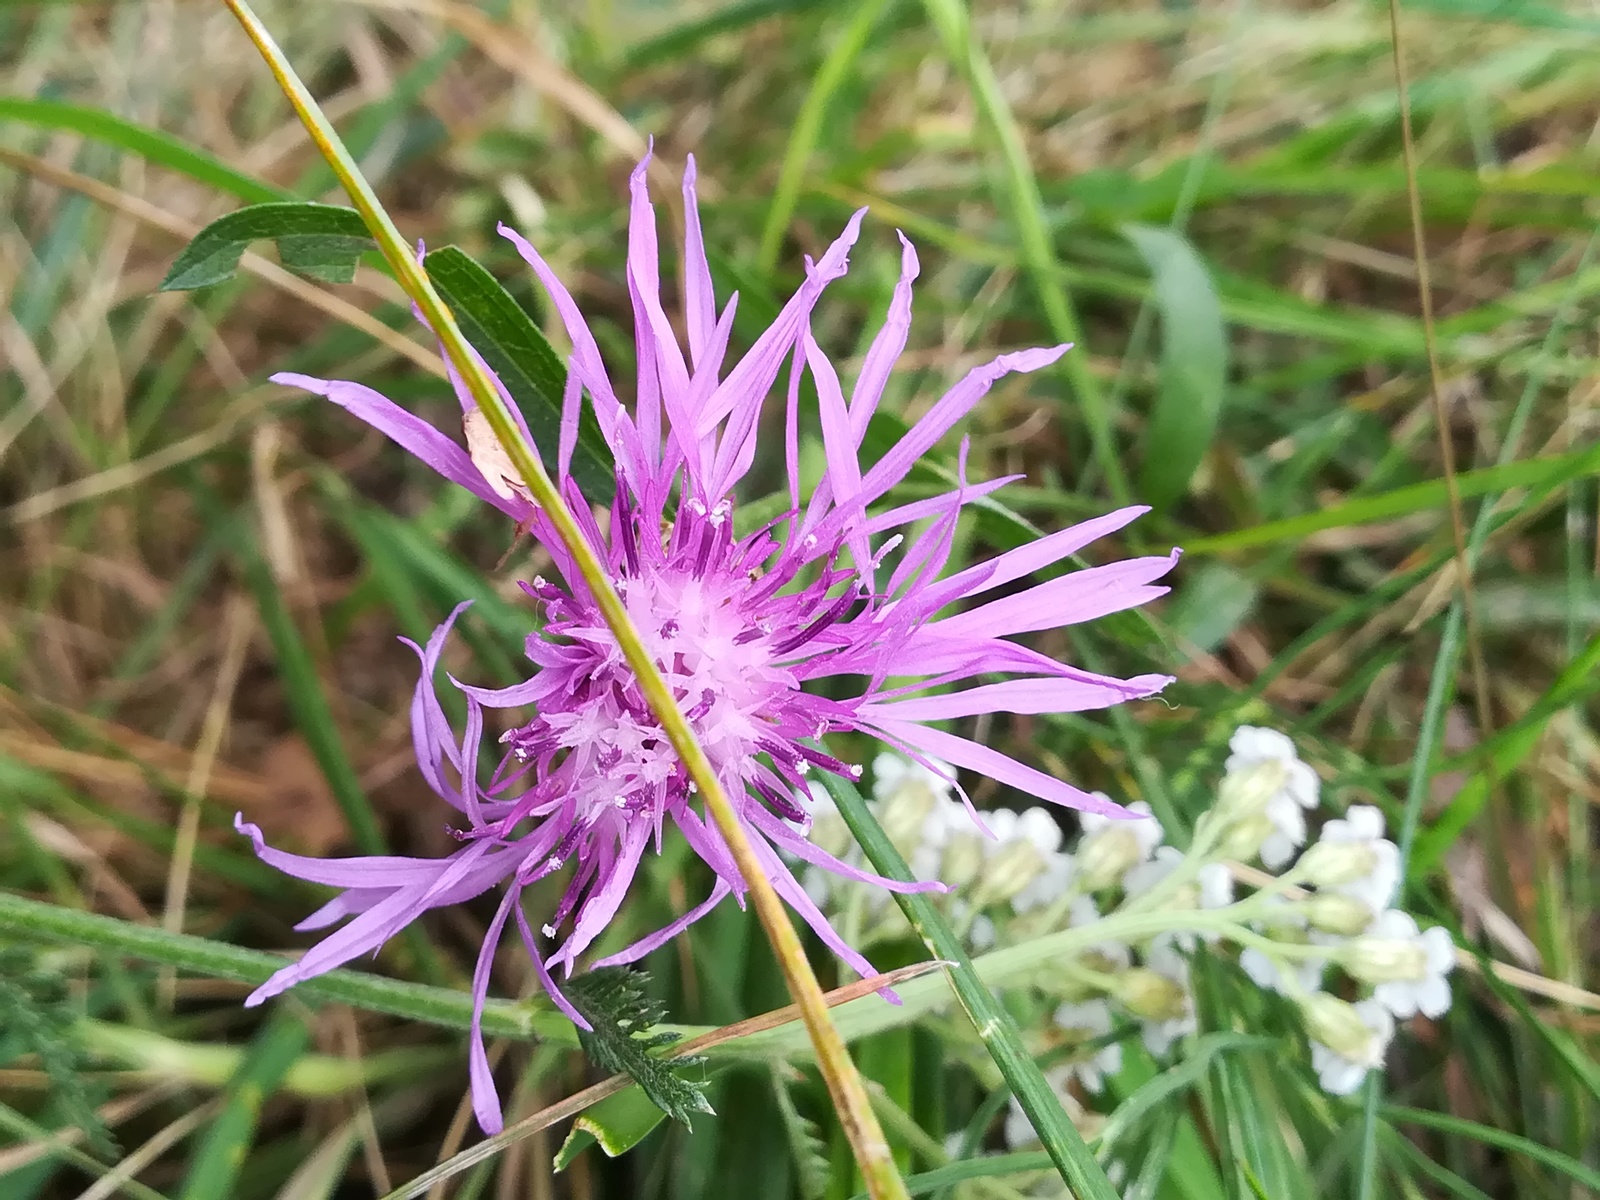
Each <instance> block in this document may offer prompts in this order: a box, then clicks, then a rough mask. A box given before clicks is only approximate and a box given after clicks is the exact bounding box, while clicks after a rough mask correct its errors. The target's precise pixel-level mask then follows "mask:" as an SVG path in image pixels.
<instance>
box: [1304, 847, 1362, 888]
mask: <svg viewBox="0 0 1600 1200" xmlns="http://www.w3.org/2000/svg"><path fill="white" fill-rule="evenodd" d="M1377 866H1378V854H1377V851H1375V850H1374V849H1373V848H1372V846H1371V845H1370V844H1369V843H1366V842H1330V841H1320V842H1318V843H1317V844H1316V845H1315V846H1312V847H1311V849H1309V850H1307V851H1306V852H1305V853H1304V854H1303V855H1301V856H1300V862H1299V864H1298V866H1297V867H1296V868H1295V871H1296V874H1297V875H1301V876H1304V878H1305V880H1306V882H1308V883H1310V884H1313V885H1314V886H1316V887H1339V886H1340V885H1341V884H1346V883H1354V882H1355V881H1356V880H1358V879H1365V878H1366V877H1367V876H1369V875H1371V874H1372V872H1373V871H1374V870H1375V869H1376V868H1377Z"/></svg>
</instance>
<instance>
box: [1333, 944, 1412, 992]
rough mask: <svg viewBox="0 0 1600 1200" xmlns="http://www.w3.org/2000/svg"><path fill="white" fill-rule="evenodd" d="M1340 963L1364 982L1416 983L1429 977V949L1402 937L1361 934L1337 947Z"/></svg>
mask: <svg viewBox="0 0 1600 1200" xmlns="http://www.w3.org/2000/svg"><path fill="white" fill-rule="evenodd" d="M1338 958H1339V965H1340V966H1342V967H1343V968H1344V969H1345V970H1346V971H1348V972H1350V974H1351V975H1353V976H1355V977H1356V978H1357V979H1360V980H1362V981H1363V982H1366V983H1390V982H1399V981H1404V982H1407V983H1419V982H1421V981H1422V980H1424V979H1426V978H1427V977H1428V952H1427V951H1426V950H1425V949H1424V948H1423V947H1422V946H1421V945H1420V944H1419V943H1417V942H1415V941H1410V940H1407V939H1403V938H1384V937H1364V938H1356V939H1355V940H1354V941H1352V942H1350V943H1348V944H1347V945H1345V946H1343V947H1341V948H1340V950H1339V955H1338Z"/></svg>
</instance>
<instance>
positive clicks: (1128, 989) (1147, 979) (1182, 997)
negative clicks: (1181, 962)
mask: <svg viewBox="0 0 1600 1200" xmlns="http://www.w3.org/2000/svg"><path fill="white" fill-rule="evenodd" d="M1116 997H1117V999H1118V1000H1119V1001H1121V1003H1122V1005H1123V1007H1124V1008H1126V1009H1127V1010H1128V1011H1129V1012H1131V1013H1132V1014H1133V1015H1134V1016H1136V1017H1142V1018H1144V1019H1145V1020H1146V1021H1175V1020H1177V1019H1178V1018H1180V1017H1182V1016H1183V1015H1184V1013H1185V1012H1186V1011H1187V1010H1188V994H1187V993H1186V992H1185V991H1184V990H1183V988H1182V986H1181V985H1179V984H1178V983H1177V982H1175V981H1174V980H1172V979H1169V978H1167V976H1165V975H1161V974H1158V973H1157V972H1155V971H1152V970H1150V968H1148V967H1134V968H1132V969H1131V970H1128V971H1126V972H1124V973H1123V975H1122V977H1121V978H1120V979H1119V980H1118V981H1117V991H1116Z"/></svg>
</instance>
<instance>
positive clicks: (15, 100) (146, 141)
mask: <svg viewBox="0 0 1600 1200" xmlns="http://www.w3.org/2000/svg"><path fill="white" fill-rule="evenodd" d="M0 120H12V121H23V122H26V123H27V124H30V125H36V126H38V127H39V128H41V129H62V130H70V131H71V132H73V133H81V134H83V135H84V136H85V137H91V138H94V139H95V140H96V141H99V142H104V143H105V144H107V145H109V146H115V147H117V148H118V149H119V150H126V151H128V152H129V153H132V154H137V155H139V156H140V157H141V158H143V159H145V160H147V161H149V162H153V163H155V164H157V165H158V166H163V167H166V168H168V169H169V170H173V171H177V172H179V173H181V174H183V175H187V176H189V178H191V179H193V180H195V181H197V182H199V183H203V184H205V185H206V186H208V187H214V188H216V189H217V190H218V191H220V192H227V193H228V194H229V195H232V196H237V197H238V198H239V199H241V200H244V201H246V202H247V203H250V204H263V203H268V202H270V201H273V200H285V199H290V198H291V195H290V193H289V192H286V191H284V190H283V189H282V188H278V187H274V186H273V185H272V184H270V183H263V182H262V181H261V180H259V179H253V178H251V177H250V176H249V175H246V174H244V173H243V172H242V171H236V170H234V169H233V168H232V167H230V166H228V164H227V163H224V162H222V161H221V160H219V159H216V158H213V157H212V156H211V155H210V154H207V153H206V152H205V151H204V150H201V149H199V148H198V147H195V146H191V145H190V144H189V143H188V142H185V141H184V140H183V139H182V138H176V137H173V136H172V135H171V134H170V133H163V132H161V131H160V130H159V129H149V128H147V127H145V126H143V125H140V124H138V123H137V122H135V121H129V120H125V119H124V118H122V117H119V116H117V115H116V114H114V113H108V112H106V111H104V110H103V109H99V108H91V107H89V106H87V105H82V104H67V103H64V102H62V101H60V100H42V99H39V98H37V97H33V96H0Z"/></svg>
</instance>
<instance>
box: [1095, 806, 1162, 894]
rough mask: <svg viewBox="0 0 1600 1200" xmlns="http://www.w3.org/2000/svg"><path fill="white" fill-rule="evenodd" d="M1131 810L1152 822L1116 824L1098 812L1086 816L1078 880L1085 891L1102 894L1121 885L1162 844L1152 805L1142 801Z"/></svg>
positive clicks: (1159, 828) (1119, 822) (1160, 832)
mask: <svg viewBox="0 0 1600 1200" xmlns="http://www.w3.org/2000/svg"><path fill="white" fill-rule="evenodd" d="M1097 795H1098V793H1097ZM1104 798H1105V797H1101V799H1104ZM1128 811H1129V812H1135V813H1138V814H1139V815H1140V816H1142V817H1146V818H1148V819H1147V820H1144V821H1113V820H1111V819H1109V818H1107V817H1101V816H1097V815H1096V814H1094V813H1084V814H1083V817H1082V824H1083V840H1082V841H1081V842H1079V843H1078V879H1079V880H1080V881H1081V883H1082V885H1083V889H1084V890H1085V891H1088V892H1098V891H1100V890H1101V889H1102V888H1108V887H1110V886H1111V885H1112V884H1115V883H1118V882H1120V881H1121V879H1122V877H1123V875H1124V874H1126V873H1127V871H1128V869H1129V868H1130V867H1135V866H1137V865H1138V864H1140V863H1142V862H1144V861H1145V859H1147V858H1149V857H1150V853H1151V851H1153V850H1154V849H1155V848H1156V847H1157V846H1159V845H1160V844H1161V838H1162V836H1163V834H1162V829H1161V823H1160V822H1159V821H1157V820H1156V819H1155V818H1154V817H1153V816H1151V815H1150V806H1149V805H1148V804H1146V803H1144V802H1143V801H1142V800H1141V801H1138V802H1137V803H1134V804H1130V805H1129V806H1128Z"/></svg>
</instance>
